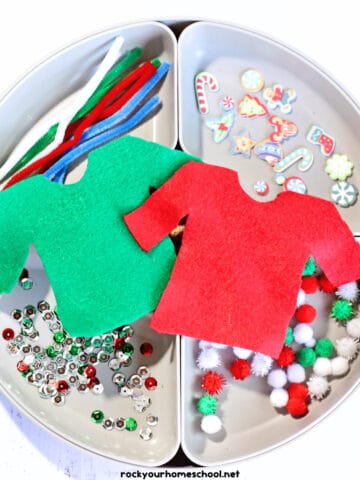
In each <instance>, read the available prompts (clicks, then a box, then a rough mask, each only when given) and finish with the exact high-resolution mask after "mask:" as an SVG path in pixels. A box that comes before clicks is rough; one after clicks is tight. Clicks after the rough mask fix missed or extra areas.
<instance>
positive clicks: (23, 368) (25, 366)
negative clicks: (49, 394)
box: [16, 360, 30, 372]
mask: <svg viewBox="0 0 360 480" xmlns="http://www.w3.org/2000/svg"><path fill="white" fill-rule="evenodd" d="M16 368H17V369H18V372H28V371H29V368H30V367H29V365H28V364H27V363H25V362H24V361H23V360H20V361H19V362H18V363H17V365H16Z"/></svg>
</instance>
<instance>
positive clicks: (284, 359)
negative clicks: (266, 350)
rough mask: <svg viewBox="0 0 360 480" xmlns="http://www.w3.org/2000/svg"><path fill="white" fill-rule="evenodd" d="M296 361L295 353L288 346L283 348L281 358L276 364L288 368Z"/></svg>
mask: <svg viewBox="0 0 360 480" xmlns="http://www.w3.org/2000/svg"><path fill="white" fill-rule="evenodd" d="M294 361H295V353H294V351H293V350H292V349H291V348H290V347H287V346H286V345H285V346H284V347H283V348H282V350H281V352H280V355H279V357H278V358H277V360H276V363H277V364H278V365H279V367H288V366H289V365H291V364H292V363H294Z"/></svg>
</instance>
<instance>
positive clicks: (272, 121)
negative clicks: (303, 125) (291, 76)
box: [195, 68, 359, 207]
mask: <svg viewBox="0 0 360 480" xmlns="http://www.w3.org/2000/svg"><path fill="white" fill-rule="evenodd" d="M240 84H241V86H242V88H243V90H244V95H243V97H242V98H241V99H240V101H239V102H238V105H237V109H236V106H235V101H234V98H233V97H231V96H229V95H226V96H223V97H221V100H220V108H221V110H222V114H221V115H220V116H218V117H213V118H210V119H208V120H206V121H205V125H206V127H208V128H209V129H210V130H211V132H212V135H213V140H214V142H215V143H221V142H223V141H224V140H225V139H227V138H230V143H231V147H229V151H230V153H231V154H232V155H242V156H243V157H245V158H250V157H251V156H252V152H253V151H254V153H255V155H256V156H257V157H258V158H260V159H261V160H263V161H265V162H266V163H267V164H268V165H269V166H270V167H271V168H272V170H273V172H274V176H273V180H274V181H275V182H276V184H278V185H280V186H283V188H284V190H290V191H295V192H298V193H302V194H305V193H307V189H308V188H307V185H306V183H305V181H304V179H303V177H302V176H300V175H302V174H304V173H305V172H307V171H308V170H309V169H310V168H311V167H312V165H313V164H314V154H313V152H312V151H311V149H309V146H310V145H311V146H316V147H319V152H320V154H321V155H322V156H323V157H324V158H325V159H326V160H325V165H324V171H325V173H327V174H328V176H329V177H330V179H331V180H333V181H334V182H335V183H334V185H333V186H332V187H331V191H330V198H331V200H332V201H333V202H334V203H335V204H336V205H338V206H340V207H350V206H352V205H354V204H355V203H356V201H357V198H358V193H359V192H358V189H357V188H356V186H355V185H353V184H352V183H350V182H349V181H348V180H347V179H348V177H350V176H351V175H352V174H353V168H354V164H353V162H351V160H350V159H349V158H348V156H347V155H345V154H343V153H335V139H334V137H333V136H332V135H330V134H329V133H328V132H326V131H325V130H324V129H323V128H322V127H321V126H319V125H311V126H310V127H309V128H308V130H307V133H306V136H305V137H306V142H307V144H306V145H304V146H301V147H296V148H293V149H289V150H288V151H287V152H286V153H285V152H284V143H286V144H288V143H289V140H290V141H291V139H292V138H294V137H295V136H296V135H297V134H298V132H299V128H298V126H297V125H296V123H295V122H293V121H290V120H287V119H285V118H283V115H289V114H291V113H292V112H293V109H294V108H293V105H294V102H295V101H296V99H297V93H296V91H295V90H294V89H293V88H286V87H284V86H283V85H281V84H280V83H275V84H273V85H269V86H267V87H266V88H265V80H264V77H263V75H262V73H261V72H259V71H258V70H256V69H254V68H250V69H247V70H245V71H244V72H242V73H241V75H240ZM206 89H208V90H209V93H210V94H211V92H218V91H219V90H220V82H219V81H218V79H217V78H216V77H215V76H214V75H213V74H212V73H210V72H206V71H203V72H200V73H198V74H197V75H196V76H195V95H196V99H197V104H198V108H199V112H200V114H201V115H202V116H206V115H207V114H208V113H209V112H210V106H209V102H208V97H207V92H206ZM260 92H261V95H259V96H256V95H255V94H260ZM261 97H262V98H261ZM276 109H278V111H279V112H280V114H279V115H271V114H270V110H276ZM236 112H238V114H239V116H240V118H242V119H261V118H263V119H264V118H266V119H267V122H268V126H269V129H270V130H269V134H268V135H266V138H260V139H259V140H254V139H253V138H252V137H251V135H250V131H249V130H248V129H247V128H241V129H240V131H239V132H238V133H236V134H234V135H230V132H231V131H232V129H233V126H234V123H235V115H236ZM309 144H310V145H309ZM295 165H296V167H297V170H298V171H299V173H298V174H297V175H291V176H288V175H287V171H288V169H290V167H292V166H295ZM253 188H254V191H255V193H256V194H258V195H262V196H264V195H267V194H268V192H269V190H270V187H269V184H268V183H267V182H266V181H265V180H263V179H262V180H258V181H256V182H255V183H254V185H253Z"/></svg>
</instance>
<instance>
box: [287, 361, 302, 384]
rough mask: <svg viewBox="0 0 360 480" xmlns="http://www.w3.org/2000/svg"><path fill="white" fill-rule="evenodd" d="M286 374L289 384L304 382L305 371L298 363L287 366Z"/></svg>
mask: <svg viewBox="0 0 360 480" xmlns="http://www.w3.org/2000/svg"><path fill="white" fill-rule="evenodd" d="M286 372H287V378H288V381H289V382H290V383H303V382H304V381H305V369H304V367H302V366H301V365H299V364H298V363H293V364H292V365H289V366H288V368H287V371H286Z"/></svg>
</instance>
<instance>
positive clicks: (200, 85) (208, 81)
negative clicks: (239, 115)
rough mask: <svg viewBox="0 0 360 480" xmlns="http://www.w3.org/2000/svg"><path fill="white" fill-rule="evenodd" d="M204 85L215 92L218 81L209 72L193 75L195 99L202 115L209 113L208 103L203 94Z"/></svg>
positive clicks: (217, 88)
mask: <svg viewBox="0 0 360 480" xmlns="http://www.w3.org/2000/svg"><path fill="white" fill-rule="evenodd" d="M205 85H207V86H208V88H209V89H210V90H211V91H212V92H217V91H218V90H219V82H218V81H217V79H216V77H215V76H214V75H213V74H212V73H209V72H200V73H198V74H197V75H196V77H195V93H196V100H197V104H198V107H199V110H200V113H202V114H203V115H206V114H207V113H209V103H208V100H207V98H206V94H205Z"/></svg>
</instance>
